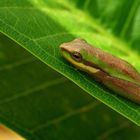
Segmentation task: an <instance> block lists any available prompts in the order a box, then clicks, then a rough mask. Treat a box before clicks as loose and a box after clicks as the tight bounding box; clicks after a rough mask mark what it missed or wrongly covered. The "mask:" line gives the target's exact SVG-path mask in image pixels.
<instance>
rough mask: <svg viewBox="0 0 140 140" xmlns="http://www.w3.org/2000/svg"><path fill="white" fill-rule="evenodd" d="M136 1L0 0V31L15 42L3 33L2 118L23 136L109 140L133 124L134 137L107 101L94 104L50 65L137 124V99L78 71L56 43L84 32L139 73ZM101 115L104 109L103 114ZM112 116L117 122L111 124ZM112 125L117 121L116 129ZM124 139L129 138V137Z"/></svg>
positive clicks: (139, 122) (0, 58)
mask: <svg viewBox="0 0 140 140" xmlns="http://www.w3.org/2000/svg"><path fill="white" fill-rule="evenodd" d="M139 5H140V4H139V0H134V1H131V2H130V1H129V2H127V0H122V1H117V2H115V1H113V0H108V1H107V2H106V0H94V1H90V0H86V1H83V2H81V1H80V0H79V1H78V0H77V1H66V0H61V1H59V2H56V1H53V0H47V1H45V0H44V1H43V0H42V1H41V0H36V1H27V0H23V1H22V2H18V1H16V0H12V1H10V0H9V1H4V0H1V1H0V31H1V32H2V33H3V34H5V35H6V36H8V37H9V38H10V39H12V40H14V42H16V43H17V44H19V45H17V44H15V43H13V41H10V40H9V39H8V38H6V37H4V36H2V35H1V41H0V43H1V44H0V64H1V68H0V77H1V85H0V86H1V88H0V89H1V94H0V104H1V106H0V112H1V113H0V119H1V122H2V123H4V124H6V125H7V126H9V127H11V128H12V129H14V130H16V131H17V132H19V133H21V134H22V135H23V136H25V137H28V138H29V139H42V140H43V139H58V137H59V138H60V139H80V138H83V139H91V138H96V139H104V137H105V138H106V139H108V138H109V136H110V134H111V136H110V139H114V137H117V135H118V130H122V129H124V128H128V127H129V126H130V125H131V126H134V128H133V127H131V128H130V130H131V133H134V135H135V137H136V138H135V139H137V135H138V133H137V129H138V131H139V128H138V127H136V126H135V125H132V124H131V123H130V122H129V121H126V120H125V119H124V118H122V117H120V116H119V115H117V114H115V113H114V112H112V111H111V110H109V109H108V108H106V107H105V106H103V105H101V106H100V105H99V106H98V104H99V102H97V101H94V100H93V99H92V98H91V97H90V96H89V95H86V94H83V91H81V90H80V89H79V88H77V86H75V85H74V84H72V83H71V82H70V81H68V80H67V79H65V78H64V77H62V76H61V75H60V74H58V73H56V72H55V71H53V70H52V69H50V68H49V67H51V68H53V69H54V70H56V71H57V72H59V73H61V74H63V75H64V76H66V77H67V78H69V79H70V80H72V81H73V82H74V83H76V84H77V85H78V86H79V87H81V88H82V89H83V90H84V91H86V92H88V93H89V94H90V95H92V96H93V97H95V98H96V99H98V100H100V101H101V102H103V103H105V104H106V105H108V106H110V107H111V108H112V109H114V110H116V111H117V112H119V113H120V114H122V115H123V116H125V117H126V118H128V119H130V120H131V121H133V122H134V123H136V124H137V125H140V109H139V105H138V104H135V103H133V102H130V101H128V100H126V99H124V98H122V97H120V96H118V95H116V94H114V93H113V92H111V91H109V90H107V89H105V88H103V86H102V85H100V84H99V83H96V82H95V81H94V79H91V78H90V77H89V76H88V75H87V74H85V73H82V72H80V71H77V70H76V69H75V68H73V67H72V66H71V65H70V64H69V63H68V62H66V61H65V60H64V59H63V58H62V57H61V55H60V52H59V45H60V44H61V43H63V42H67V41H71V40H72V39H74V38H76V37H82V38H84V39H86V40H87V41H88V42H89V43H91V44H93V45H95V46H97V47H100V48H102V49H104V50H106V51H108V52H110V53H112V54H114V55H116V56H118V57H120V58H123V59H125V60H127V61H128V62H130V63H131V64H133V65H134V66H135V67H136V68H137V70H138V71H140V63H139V58H140V57H139V50H140V48H139V43H140V34H139V33H140V32H139V19H140V6H139ZM93 7H94V8H93ZM93 9H94V10H93ZM14 46H16V47H14ZM19 46H22V47H24V48H25V49H26V50H28V51H29V52H30V53H32V54H33V55H34V56H36V57H37V58H38V59H40V60H41V61H43V62H44V63H45V64H47V65H48V66H49V67H47V66H46V65H45V64H42V63H41V62H40V61H38V60H37V59H36V58H35V57H32V56H31V55H29V54H28V53H26V52H25V50H23V49H21V48H20V47H19ZM64 87H65V88H64ZM102 110H104V111H102ZM97 112H100V113H97ZM95 114H96V115H95ZM102 114H105V115H102ZM106 114H109V116H107V119H106ZM114 114H115V119H118V120H115V121H114V118H113V117H112V116H113V115H114ZM85 116H86V117H85ZM101 122H103V123H101ZM122 122H124V123H122ZM60 124H61V125H60ZM75 124H76V126H75ZM108 124H109V125H108ZM118 124H122V125H121V126H120V127H118V126H116V125H118ZM73 127H75V128H73ZM95 128H96V129H97V130H96V131H95V132H93V130H94V129H95ZM112 128H113V130H112ZM67 129H68V132H67ZM105 130H107V131H105ZM76 131H77V133H76ZM105 132H106V133H107V134H106V133H105ZM116 132H117V133H116ZM126 132H129V129H127V130H126ZM104 133H105V134H104ZM81 134H82V137H81ZM112 134H113V135H112ZM102 135H103V136H102ZM119 135H121V136H122V137H123V134H119ZM134 135H133V136H134ZM124 137H125V138H127V139H132V137H130V135H128V136H127V135H125V134H124Z"/></svg>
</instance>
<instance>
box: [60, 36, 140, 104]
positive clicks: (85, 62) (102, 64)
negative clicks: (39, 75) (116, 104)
mask: <svg viewBox="0 0 140 140" xmlns="http://www.w3.org/2000/svg"><path fill="white" fill-rule="evenodd" d="M60 51H61V53H62V55H63V57H64V58H65V59H66V60H68V61H69V62H70V63H71V64H72V65H74V66H75V67H76V68H77V69H79V70H82V71H85V72H87V73H89V74H90V75H91V76H93V78H95V79H96V80H97V81H99V82H100V83H102V84H103V85H105V86H106V87H108V88H109V89H111V90H112V91H114V92H116V93H118V94H120V95H122V96H124V97H126V98H128V99H130V100H132V101H135V102H136V103H140V74H139V73H138V72H137V70H136V69H135V68H134V67H133V66H132V65H131V64H129V63H128V62H126V61H124V60H122V59H120V58H117V57H116V56H113V55H111V54H109V53H107V52H105V51H103V50H101V49H99V48H96V47H94V46H91V45H90V44H88V43H87V42H86V41H85V40H83V39H80V38H78V39H75V40H73V41H71V42H68V43H63V44H62V45H60Z"/></svg>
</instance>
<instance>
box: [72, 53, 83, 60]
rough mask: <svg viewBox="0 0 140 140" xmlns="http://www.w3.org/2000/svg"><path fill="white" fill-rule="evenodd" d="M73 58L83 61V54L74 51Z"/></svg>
mask: <svg viewBox="0 0 140 140" xmlns="http://www.w3.org/2000/svg"><path fill="white" fill-rule="evenodd" d="M72 58H73V59H74V60H75V61H77V62H81V61H82V56H81V54H80V53H79V52H73V53H72Z"/></svg>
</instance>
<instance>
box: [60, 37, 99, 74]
mask: <svg viewBox="0 0 140 140" xmlns="http://www.w3.org/2000/svg"><path fill="white" fill-rule="evenodd" d="M60 50H61V53H62V56H63V57H64V58H65V59H66V60H68V61H69V62H70V63H71V64H73V65H74V66H75V67H76V68H78V69H81V70H84V71H85V70H86V71H88V72H90V71H92V72H93V71H97V70H98V69H96V68H94V67H93V65H92V66H91V65H90V63H88V61H87V60H88V59H89V56H91V52H92V48H91V47H90V46H89V45H88V44H87V42H86V41H85V40H83V39H80V38H78V39H75V40H73V41H71V42H68V43H63V44H62V45H60Z"/></svg>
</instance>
